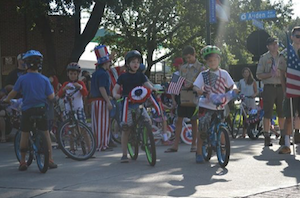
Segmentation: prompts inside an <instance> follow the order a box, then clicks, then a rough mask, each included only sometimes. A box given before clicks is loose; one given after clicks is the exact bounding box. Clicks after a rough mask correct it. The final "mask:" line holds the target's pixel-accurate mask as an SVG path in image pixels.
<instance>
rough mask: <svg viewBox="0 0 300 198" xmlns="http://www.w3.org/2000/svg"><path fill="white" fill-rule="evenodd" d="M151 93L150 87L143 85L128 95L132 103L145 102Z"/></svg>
mask: <svg viewBox="0 0 300 198" xmlns="http://www.w3.org/2000/svg"><path fill="white" fill-rule="evenodd" d="M150 94H151V90H150V89H148V88H146V87H143V86H137V87H135V88H133V89H132V90H131V92H130V93H129V96H128V97H129V100H130V102H132V103H144V102H145V101H146V100H147V99H148V98H149V96H150Z"/></svg>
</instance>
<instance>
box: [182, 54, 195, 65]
mask: <svg viewBox="0 0 300 198" xmlns="http://www.w3.org/2000/svg"><path fill="white" fill-rule="evenodd" d="M184 59H185V60H186V62H187V63H188V64H193V63H195V62H196V56H195V54H193V55H192V54H187V55H185V56H184Z"/></svg>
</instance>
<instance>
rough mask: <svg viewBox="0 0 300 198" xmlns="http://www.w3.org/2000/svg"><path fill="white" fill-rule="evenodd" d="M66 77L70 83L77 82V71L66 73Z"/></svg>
mask: <svg viewBox="0 0 300 198" xmlns="http://www.w3.org/2000/svg"><path fill="white" fill-rule="evenodd" d="M68 77H69V79H70V81H76V80H78V72H77V71H72V70H70V71H68Z"/></svg>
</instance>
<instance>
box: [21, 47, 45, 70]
mask: <svg viewBox="0 0 300 198" xmlns="http://www.w3.org/2000/svg"><path fill="white" fill-rule="evenodd" d="M22 59H23V60H24V62H25V64H26V66H27V67H28V68H33V69H39V70H41V69H42V63H43V55H42V54H41V53H40V52H39V51H36V50H29V51H27V52H26V53H25V54H24V55H23V57H22Z"/></svg>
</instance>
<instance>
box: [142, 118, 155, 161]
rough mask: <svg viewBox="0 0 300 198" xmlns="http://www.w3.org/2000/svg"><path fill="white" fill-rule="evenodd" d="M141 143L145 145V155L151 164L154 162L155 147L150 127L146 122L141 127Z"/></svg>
mask: <svg viewBox="0 0 300 198" xmlns="http://www.w3.org/2000/svg"><path fill="white" fill-rule="evenodd" d="M142 130H143V131H142V139H143V141H142V142H143V143H142V145H143V146H144V147H145V152H146V157H147V160H148V162H149V164H150V165H151V166H154V165H155V164H156V147H155V141H154V137H153V133H152V127H151V125H150V124H149V123H148V122H145V123H144V126H143V128H142Z"/></svg>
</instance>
